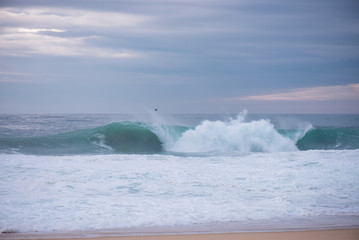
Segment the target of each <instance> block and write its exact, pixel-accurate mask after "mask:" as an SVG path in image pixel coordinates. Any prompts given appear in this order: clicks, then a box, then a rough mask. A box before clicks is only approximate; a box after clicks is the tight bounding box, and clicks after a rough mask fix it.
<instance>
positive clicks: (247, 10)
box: [0, 0, 359, 113]
mask: <svg viewBox="0 0 359 240" xmlns="http://www.w3.org/2000/svg"><path fill="white" fill-rule="evenodd" d="M154 108H159V110H160V111H161V112H163V113H237V112H240V111H242V110H243V109H247V110H248V111H249V112H250V113H359V1H358V0H301V1H294V0H293V1H291V0H86V1H85V0H83V1H81V0H78V1H73V0H61V1H49V0H39V1H38V0H31V1H28V0H22V1H20V0H0V113H143V112H145V111H148V110H149V109H154Z"/></svg>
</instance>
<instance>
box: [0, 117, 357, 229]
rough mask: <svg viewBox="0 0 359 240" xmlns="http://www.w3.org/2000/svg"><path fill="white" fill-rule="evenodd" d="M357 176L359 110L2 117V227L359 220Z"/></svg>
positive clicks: (89, 227)
mask: <svg viewBox="0 0 359 240" xmlns="http://www.w3.org/2000/svg"><path fill="white" fill-rule="evenodd" d="M358 182H359V116H358V115H250V114H248V115H247V114H246V113H241V114H238V115H164V116H161V115H159V114H158V113H156V114H146V115H0V183H1V184H0V230H1V231H2V232H9V231H13V232H35V231H37V232H50V231H76V230H96V229H99V230H100V229H121V228H143V227H170V226H172V227H173V226H193V225H201V224H202V225H206V224H208V225H211V224H212V225H221V224H222V226H223V225H226V224H227V223H245V222H251V221H252V222H253V221H254V222H255V221H257V222H258V221H259V222H260V221H262V222H266V221H267V222H269V221H274V219H281V221H282V222H283V221H284V222H285V221H286V222H290V221H292V220H293V219H308V220H309V219H313V218H321V219H324V221H321V224H322V225H323V226H325V225H326V224H327V223H328V222H330V221H331V220H330V219H333V218H338V217H339V218H342V219H350V221H351V222H350V224H351V225H353V224H354V225H359V223H358V219H359V217H358V216H359V185H358ZM274 222H275V221H274ZM293 224H294V225H295V224H296V223H295V222H294V223H293ZM331 224H333V223H331ZM294 225H293V227H295V226H294ZM334 226H335V223H334ZM319 227H320V226H319ZM259 230H260V229H259Z"/></svg>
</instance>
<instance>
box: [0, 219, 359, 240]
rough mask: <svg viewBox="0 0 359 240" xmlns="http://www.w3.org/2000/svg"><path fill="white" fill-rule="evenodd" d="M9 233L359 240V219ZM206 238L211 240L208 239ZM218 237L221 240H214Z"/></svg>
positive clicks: (40, 236) (10, 235)
mask: <svg viewBox="0 0 359 240" xmlns="http://www.w3.org/2000/svg"><path fill="white" fill-rule="evenodd" d="M3 231H4V230H3ZM8 231H9V233H1V234H0V239H16V240H23V239H70V240H71V239H108V240H110V239H114V240H116V239H123V240H126V239H129V240H130V239H158V238H154V237H155V236H156V237H161V238H160V239H168V240H171V239H183V238H177V237H176V236H180V237H184V239H198V238H196V237H198V236H202V237H206V238H203V239H233V238H225V237H226V236H228V237H229V236H231V237H233V236H236V237H235V239H238V238H240V239H242V236H252V235H253V234H254V235H258V236H267V235H268V234H269V235H273V234H274V233H275V234H279V235H281V236H282V235H283V236H287V235H293V234H294V236H288V239H295V236H296V235H297V233H301V234H299V235H303V234H304V233H306V234H309V235H313V234H318V233H321V234H323V235H327V233H328V232H332V231H334V232H337V231H339V232H346V234H347V233H349V232H351V233H354V232H355V233H356V236H357V238H356V239H359V216H325V217H324V216H322V217H314V218H313V217H312V218H295V219H284V218H283V219H282V218H280V219H279V218H278V219H270V220H268V219H267V220H251V221H238V222H217V223H210V224H192V225H176V226H138V227H127V228H108V229H82V230H73V231H70V230H69V231H66V230H63V231H48V232H44V231H36V230H33V231H31V232H20V231H19V232H18V231H17V230H16V229H11V228H9V229H8ZM11 231H13V232H11ZM207 236H208V237H209V238H207ZM216 236H217V237H218V236H221V237H220V238H214V237H216ZM187 237H188V238H187ZM193 237H195V238H193ZM303 238H304V237H303ZM200 239H202V238H200ZM244 239H246V238H244ZM250 239H252V238H250ZM253 239H257V238H253ZM258 239H262V238H258ZM263 239H267V237H264V238H263ZM269 239H270V238H269ZM298 239H300V238H298ZM323 239H324V238H323ZM327 239H331V238H327ZM333 239H335V238H333ZM337 239H345V238H337Z"/></svg>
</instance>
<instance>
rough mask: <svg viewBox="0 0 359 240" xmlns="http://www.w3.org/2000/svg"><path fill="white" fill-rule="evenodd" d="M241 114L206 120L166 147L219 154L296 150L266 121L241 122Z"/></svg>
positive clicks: (174, 149) (178, 150)
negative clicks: (225, 118) (229, 118)
mask: <svg viewBox="0 0 359 240" xmlns="http://www.w3.org/2000/svg"><path fill="white" fill-rule="evenodd" d="M244 117H245V115H244V114H240V115H238V117H237V118H236V119H231V120H229V121H227V122H226V121H208V120H206V121H204V122H202V124H200V125H198V126H196V128H195V129H191V130H188V131H187V132H185V133H183V135H182V136H181V138H179V139H178V140H177V141H176V142H175V143H174V144H173V145H172V146H171V147H170V148H169V150H171V151H175V152H219V153H223V152H226V153H228V152H242V153H248V152H277V151H294V150H297V148H296V146H295V142H296V139H290V138H287V137H284V136H282V135H280V134H279V133H278V132H277V131H276V129H275V128H274V126H273V125H272V124H271V123H270V121H269V120H264V119H262V120H257V121H250V122H245V121H244ZM301 135H304V132H303V133H301Z"/></svg>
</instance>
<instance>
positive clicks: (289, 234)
mask: <svg viewBox="0 0 359 240" xmlns="http://www.w3.org/2000/svg"><path fill="white" fill-rule="evenodd" d="M35 235H36V236H35ZM0 239H9V240H11V239H17V240H28V239H41V240H140V239H142V240H215V239H216V240H217V239H220V240H235V239H241V240H287V239H292V240H301V239H307V240H311V239H313V240H338V239H341V240H357V239H359V228H348V229H326V230H303V231H268V232H267V231H266V232H229V233H227V232H225V233H195V234H193V233H192V234H188V233H183V234H136V235H119V236H116V235H101V234H98V235H96V234H90V233H87V234H84V236H73V235H67V234H65V233H62V234H61V233H59V234H34V235H27V234H1V235H0Z"/></svg>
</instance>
